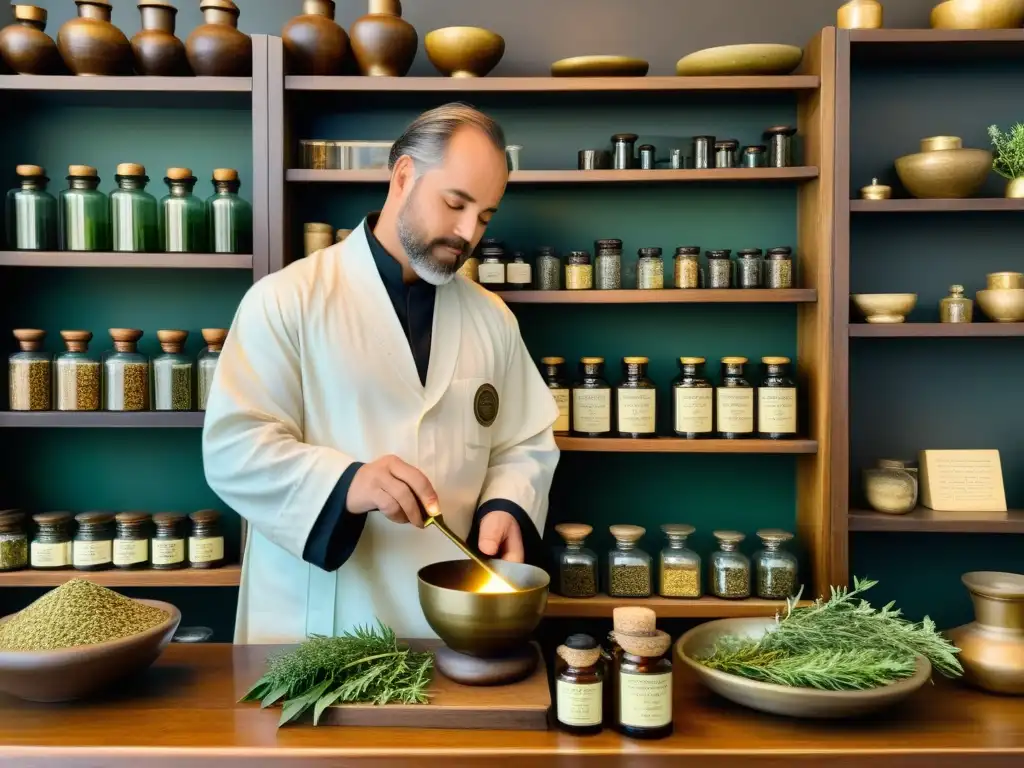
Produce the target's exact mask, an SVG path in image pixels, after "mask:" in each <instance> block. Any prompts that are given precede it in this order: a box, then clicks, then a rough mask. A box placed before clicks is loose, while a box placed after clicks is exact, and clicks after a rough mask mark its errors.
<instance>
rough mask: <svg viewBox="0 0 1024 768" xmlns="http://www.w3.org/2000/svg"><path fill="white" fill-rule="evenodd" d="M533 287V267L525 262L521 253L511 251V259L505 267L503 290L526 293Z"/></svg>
mask: <svg viewBox="0 0 1024 768" xmlns="http://www.w3.org/2000/svg"><path fill="white" fill-rule="evenodd" d="M532 285H533V265H532V264H530V262H528V261H527V260H526V254H525V253H523V252H522V251H512V257H511V259H510V260H509V262H508V264H506V265H505V290H506V291H527V290H529V289H530V287H531V286H532Z"/></svg>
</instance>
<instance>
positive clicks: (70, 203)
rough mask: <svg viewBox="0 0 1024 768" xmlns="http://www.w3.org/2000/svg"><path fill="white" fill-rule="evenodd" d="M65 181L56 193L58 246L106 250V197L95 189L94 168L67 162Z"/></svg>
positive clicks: (66, 248)
mask: <svg viewBox="0 0 1024 768" xmlns="http://www.w3.org/2000/svg"><path fill="white" fill-rule="evenodd" d="M67 181H68V188H67V189H65V190H62V191H61V193H60V195H58V197H57V214H58V219H59V222H60V223H59V226H58V231H59V233H60V248H61V250H63V251H108V250H110V201H109V200H108V199H107V196H106V195H105V194H103V193H102V192H100V190H99V185H100V177H99V174H98V173H97V172H96V169H95V168H93V167H92V166H89V165H72V166H69V167H68V176H67Z"/></svg>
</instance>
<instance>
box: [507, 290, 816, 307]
mask: <svg viewBox="0 0 1024 768" xmlns="http://www.w3.org/2000/svg"><path fill="white" fill-rule="evenodd" d="M496 295H498V296H500V297H501V298H502V299H503V300H504V301H505V303H506V304H805V303H813V302H815V301H817V300H818V291H817V290H815V289H814V288H787V289H769V288H762V289H756V290H742V289H739V288H698V289H695V290H683V289H680V288H666V289H665V290H662V291H639V290H620V291H498V292H497V294H496Z"/></svg>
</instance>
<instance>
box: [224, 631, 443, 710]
mask: <svg viewBox="0 0 1024 768" xmlns="http://www.w3.org/2000/svg"><path fill="white" fill-rule="evenodd" d="M433 666H434V655H433V654H432V653H430V652H429V651H423V652H417V651H412V650H410V649H409V648H408V647H407V646H405V645H404V644H402V643H399V642H398V638H396V637H395V633H394V630H392V629H391V628H390V627H387V626H385V625H384V624H382V623H380V622H378V623H377V626H376V627H356V628H355V629H354V630H352V631H351V632H346V633H345V634H343V635H341V636H339V637H322V636H319V635H314V636H313V637H310V638H309V639H308V640H306V641H305V642H303V643H302V644H301V645H300V646H299V647H298V648H295V649H293V650H290V651H283V652H281V653H277V654H274V655H273V656H271V657H270V659H269V661H268V662H267V671H266V673H265V674H264V675H263V677H261V678H260V679H259V681H258V682H257V683H256V685H254V686H253V687H252V688H251V689H250V690H249V692H248V693H246V694H245V696H243V697H242V699H241V700H242V701H259V702H260V706H262V707H269V706H271V705H273V704H276V703H278V702H281V704H282V711H281V720H280V721H279V722H278V726H282V725H284V724H285V723H288V722H292V721H294V720H298V719H299V718H300V717H302V715H304V714H305V713H306V712H308V711H309V710H310V709H312V710H313V725H316V724H318V723H319V722H320V716H321V715H322V714H323V713H324V711H325V710H326V709H327V707H329V706H331V705H332V704H345V703H352V702H372V703H374V704H390V703H394V702H398V703H401V704H426V703H427V702H428V700H429V694H428V693H427V688H428V687H429V686H430V680H431V671H432V670H433Z"/></svg>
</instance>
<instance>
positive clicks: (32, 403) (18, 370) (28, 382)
mask: <svg viewBox="0 0 1024 768" xmlns="http://www.w3.org/2000/svg"><path fill="white" fill-rule="evenodd" d="M14 338H16V339H17V340H18V351H17V352H15V353H13V354H12V355H11V356H10V357H9V358H8V362H7V379H8V382H9V387H10V408H11V410H12V411H48V410H50V409H51V408H52V407H53V392H52V387H53V384H52V377H53V367H52V366H53V363H52V360H51V358H50V354H49V353H48V352H46V351H45V350H43V341H45V339H46V331H42V330H39V329H38V328H17V329H15V331H14Z"/></svg>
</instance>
